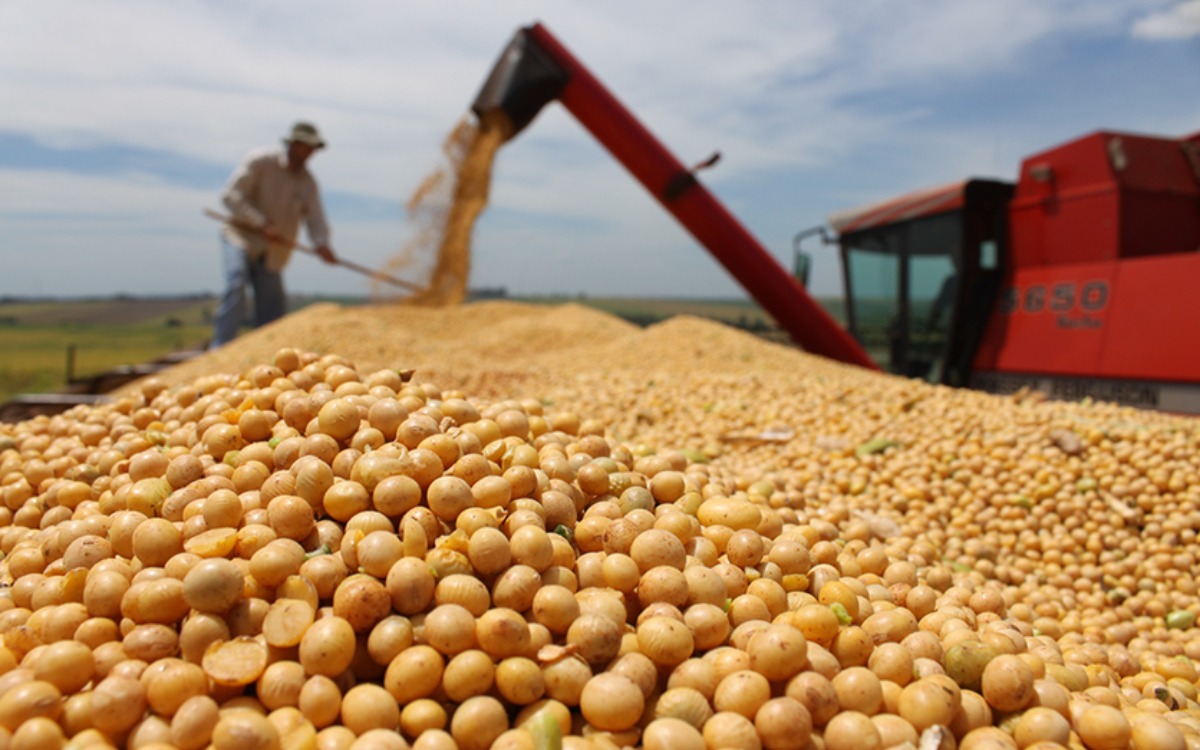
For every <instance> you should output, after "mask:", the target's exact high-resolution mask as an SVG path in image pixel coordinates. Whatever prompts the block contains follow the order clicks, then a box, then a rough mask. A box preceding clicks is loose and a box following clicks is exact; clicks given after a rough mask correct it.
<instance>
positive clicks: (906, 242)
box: [829, 180, 1013, 386]
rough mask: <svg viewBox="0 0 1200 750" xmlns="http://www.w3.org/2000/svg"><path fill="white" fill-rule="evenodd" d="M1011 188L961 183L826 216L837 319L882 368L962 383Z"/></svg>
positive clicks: (992, 290)
mask: <svg viewBox="0 0 1200 750" xmlns="http://www.w3.org/2000/svg"><path fill="white" fill-rule="evenodd" d="M1012 192H1013V188H1012V185H1009V184H1006V183H1002V182H996V181H988V180H968V181H965V182H959V183H955V184H952V185H946V186H942V187H938V188H934V189H931V190H922V191H918V192H914V193H910V194H908V195H905V196H902V197H900V198H897V199H894V200H890V201H887V202H885V203H882V204H876V205H873V206H868V207H866V208H861V209H856V210H852V211H847V212H843V213H840V214H837V215H835V216H832V217H830V219H829V223H830V226H831V227H832V228H833V229H834V230H835V231H836V232H837V234H838V239H837V240H836V242H837V244H838V246H839V252H840V256H841V267H842V276H843V278H842V282H843V285H844V288H845V305H846V308H845V317H846V321H847V325H848V327H849V329H850V331H851V333H853V335H854V336H855V338H856V339H857V340H858V341H859V342H860V343H862V345H863V346H864V347H865V348H866V349H867V352H868V353H869V354H871V356H872V357H873V358H874V359H875V361H877V362H880V363H883V366H884V369H886V370H888V371H890V372H893V373H896V374H898V375H904V376H907V377H916V378H923V379H925V380H928V381H931V382H941V383H946V384H948V385H955V386H962V385H966V383H967V379H968V375H969V373H970V366H971V358H972V355H973V354H974V352H975V350H976V348H977V347H978V344H979V339H980V337H981V336H982V333H983V328H984V325H985V323H986V319H987V316H988V314H989V313H990V312H991V310H992V308H993V306H994V304H995V299H996V295H997V293H998V290H999V287H1000V279H1001V277H1002V274H1003V269H1004V262H1005V257H1004V249H1005V247H1006V244H1005V227H1006V225H1007V222H1006V220H1005V211H1006V207H1007V203H1008V200H1009V199H1010V198H1011V196H1012Z"/></svg>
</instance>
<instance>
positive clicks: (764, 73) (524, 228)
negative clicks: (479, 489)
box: [0, 0, 1200, 297]
mask: <svg viewBox="0 0 1200 750" xmlns="http://www.w3.org/2000/svg"><path fill="white" fill-rule="evenodd" d="M535 21H540V22H542V23H543V24H545V25H546V26H547V27H548V28H549V29H550V31H551V32H552V33H553V34H555V35H556V36H557V37H558V38H559V40H560V41H562V42H563V44H565V46H566V47H567V48H568V49H570V50H571V51H572V52H573V53H574V54H575V55H576V57H577V58H578V59H579V60H580V61H581V62H582V63H583V64H584V65H585V66H587V67H588V68H589V69H590V70H591V71H592V73H593V74H595V75H596V76H597V77H598V78H599V79H600V80H601V81H602V82H603V83H604V84H605V85H607V86H608V88H609V89H610V90H611V91H612V93H613V94H614V95H616V97H617V98H618V99H620V100H621V101H622V102H623V103H624V104H625V105H626V106H627V107H628V108H629V109H630V110H631V111H632V112H633V113H634V114H635V115H636V116H638V117H639V118H640V119H641V121H642V122H643V124H645V125H646V127H647V128H649V130H650V131H651V132H653V133H654V134H655V135H656V136H657V137H658V138H659V140H661V141H662V142H663V144H664V145H666V146H667V148H668V149H670V150H671V151H672V152H673V153H674V154H675V155H676V156H677V157H678V158H679V160H680V161H682V162H684V163H689V164H690V163H694V162H696V161H699V160H700V159H702V158H704V157H706V156H708V155H709V154H710V153H712V152H713V151H720V152H721V154H722V159H721V162H720V163H719V164H718V165H717V166H716V167H715V168H713V169H711V170H708V171H706V172H704V173H702V176H701V179H702V180H703V182H704V183H705V185H706V186H708V187H709V189H711V190H712V191H713V192H714V193H715V194H716V196H717V197H718V198H719V199H720V200H721V201H722V202H724V203H725V205H726V206H727V207H728V208H729V210H730V211H731V212H732V213H733V214H734V215H735V216H737V217H738V219H739V220H740V221H741V222H742V223H743V224H744V225H745V226H746V228H747V229H748V230H749V231H750V232H751V233H752V234H753V235H754V236H755V237H757V238H758V239H759V241H760V242H761V243H762V244H763V246H764V247H765V248H766V249H767V250H768V251H769V252H771V253H772V254H773V255H775V256H776V257H777V258H778V259H779V261H780V263H781V264H784V265H785V266H789V265H790V263H791V255H792V238H793V237H794V236H795V234H796V233H797V232H799V231H800V230H803V229H806V228H808V227H811V226H814V225H816V224H819V223H822V222H823V221H824V220H825V218H826V217H827V216H828V215H829V214H831V213H833V212H835V211H840V210H843V209H847V208H851V207H854V206H858V205H861V204H865V203H870V202H874V201H876V200H882V199H885V198H888V197H891V196H894V195H897V194H900V193H903V192H907V191H909V190H913V189H917V188H921V187H928V186H931V185H938V184H942V183H947V182H951V181H953V180H957V179H961V178H965V177H968V176H978V177H997V178H1001V179H1013V178H1014V176H1015V175H1016V173H1017V170H1018V167H1019V164H1020V160H1021V159H1022V158H1023V157H1024V156H1027V155H1029V154H1032V153H1036V152H1038V151H1041V150H1043V149H1045V148H1048V147H1051V146H1054V145H1056V144H1058V143H1061V142H1063V141H1067V140H1070V139H1072V138H1074V137H1076V136H1079V135H1083V134H1086V133H1089V132H1092V131H1095V130H1099V129H1107V130H1125V131H1133V132H1140V133H1152V134H1162V135H1172V136H1177V135H1183V134H1186V133H1192V132H1196V131H1198V130H1200V0H908V1H907V2H895V1H893V2H885V1H883V0H856V2H844V1H841V0H828V1H826V0H805V1H804V2H798V1H797V0H760V1H759V2H755V3H729V2H716V1H715V0H659V1H658V2H654V3H645V2H632V1H630V0H609V1H607V2H603V3H594V2H582V1H577V0H557V1H555V2H536V1H534V0H516V1H512V2H504V3H490V2H483V1H482V0H481V1H480V2H456V1H455V0H441V1H440V2H434V1H432V0H426V1H422V2H405V3H396V2H384V1H382V0H380V1H378V2H367V1H365V0H346V1H345V2H340V3H336V4H335V3H327V2H315V1H313V0H275V1H271V2H264V1H259V0H247V1H246V2H232V1H230V0H213V1H209V2H200V1H198V0H175V1H173V2H170V3H163V2H154V1H153V0H122V1H121V2H117V1H116V0H87V1H86V2H85V1H84V0H74V1H73V2H66V1H64V0H0V102H3V106H2V107H0V295H29V294H36V295H64V296H77V295H105V294H114V293H130V294H146V295H149V294H174V293H191V292H205V291H216V290H217V289H218V288H219V287H220V283H221V274H220V268H219V256H218V251H217V243H216V231H215V230H216V227H215V225H213V224H212V222H211V221H210V220H208V219H205V218H204V217H203V216H202V214H201V211H202V209H203V208H205V207H214V208H216V207H219V193H220V191H221V188H222V186H223V185H224V183H225V180H226V178H227V177H228V175H229V173H230V171H231V170H232V169H233V167H234V166H235V165H236V163H237V162H238V161H239V160H240V159H241V158H242V156H243V155H244V154H245V153H246V152H247V151H248V150H250V149H251V148H254V147H257V146H262V145H269V144H274V143H278V139H279V137H280V136H282V135H283V133H284V132H285V131H286V129H287V128H288V127H289V126H290V124H291V122H292V121H294V120H296V119H301V118H304V119H311V120H313V121H315V122H316V123H317V124H318V125H319V126H320V127H321V129H322V131H323V133H324V135H325V137H326V139H327V140H328V141H329V144H330V147H329V148H328V149H326V150H325V151H323V152H320V153H319V154H318V156H317V157H316V158H315V159H314V160H313V161H312V162H311V167H312V169H313V171H314V173H315V174H316V175H317V177H318V179H319V181H320V183H321V185H322V187H323V190H324V193H325V196H326V203H327V210H328V213H329V217H330V221H331V224H332V227H333V232H334V246H335V248H336V249H337V250H338V251H339V252H340V253H341V254H342V255H343V256H344V257H346V258H348V259H350V260H353V261H355V262H357V263H360V264H362V265H365V266H368V267H372V268H375V267H381V266H383V265H384V264H385V263H386V262H387V261H388V260H389V259H391V258H393V257H394V256H396V255H397V253H399V251H400V250H401V248H402V247H403V246H404V244H405V243H406V242H407V240H408V239H409V238H410V236H411V234H410V233H411V231H412V228H411V226H410V225H409V224H408V223H407V222H406V216H405V213H404V204H405V202H406V201H407V199H408V198H409V196H410V194H411V193H412V192H413V190H414V189H415V188H416V187H417V185H418V184H420V182H421V180H422V179H423V178H424V177H425V176H426V175H427V174H428V173H429V172H430V171H431V170H432V169H434V168H436V167H437V166H438V165H439V164H440V163H441V151H440V149H441V144H442V141H443V139H444V138H445V137H446V135H447V134H448V133H449V132H450V131H451V129H452V128H453V127H454V125H455V123H456V122H457V121H458V120H459V119H460V118H461V117H462V116H464V115H465V114H466V113H467V111H468V109H469V106H470V103H471V101H472V100H473V99H474V97H475V94H476V93H477V91H478V89H479V86H480V85H481V84H482V82H483V80H484V78H485V77H486V75H487V73H488V72H489V71H490V70H491V67H492V65H493V64H494V62H495V61H496V59H497V57H498V56H499V54H500V52H501V51H502V50H503V48H504V47H505V45H506V44H507V43H508V41H509V39H510V38H511V36H512V34H513V33H514V31H516V29H518V28H519V27H521V26H525V25H528V24H530V23H533V22H535ZM473 239H474V242H473V254H472V277H471V284H472V286H479V287H496V286H502V287H506V288H507V289H508V290H509V291H510V292H511V293H513V294H549V293H561V294H569V295H574V294H578V293H586V294H590V295H595V296H608V295H637V296H642V295H660V296H676V297H734V296H742V295H743V294H744V292H743V291H742V290H741V289H740V288H739V287H738V286H737V284H736V282H735V281H733V279H732V278H731V277H730V276H729V274H728V273H726V272H725V270H724V269H723V268H722V267H721V266H720V265H719V264H718V263H717V262H716V261H714V260H713V259H712V258H711V257H710V256H709V255H708V253H707V252H706V251H705V250H704V249H703V248H702V247H701V246H699V245H698V244H697V243H696V242H695V241H694V240H692V238H691V237H690V235H688V234H687V233H686V231H685V230H684V229H683V228H682V227H680V226H679V225H678V224H677V223H676V222H675V221H674V220H673V219H672V218H671V217H670V216H669V215H667V214H666V213H665V212H664V211H663V210H662V209H661V208H660V207H659V206H658V204H657V203H656V202H655V201H654V200H653V199H652V198H651V197H650V196H649V195H648V194H647V193H646V192H645V191H644V190H643V189H642V188H641V186H640V185H638V184H637V183H636V182H634V181H633V179H632V178H630V177H629V176H628V174H627V173H626V172H625V171H624V169H623V168H622V167H621V166H620V165H619V164H617V163H616V162H615V161H614V160H613V159H612V158H611V157H610V156H609V155H608V153H607V152H606V151H604V150H603V148H602V147H601V146H600V145H599V144H598V143H596V142H595V141H594V140H593V139H592V137H591V136H590V135H589V134H588V133H587V132H586V131H585V130H584V129H583V128H582V127H581V126H580V125H579V123H577V122H575V121H574V120H573V119H572V117H571V116H570V115H569V114H568V113H566V112H565V110H563V109H562V107H561V106H559V105H557V104H556V103H552V104H550V105H549V106H547V107H546V109H544V110H543V111H542V113H541V114H539V116H538V118H537V119H536V120H535V121H534V122H533V123H532V125H530V127H529V128H528V129H526V130H525V131H524V132H523V133H521V134H520V135H519V136H518V137H517V138H516V139H514V140H513V141H511V142H510V143H509V144H507V145H505V146H504V147H503V148H502V149H501V150H500V151H499V153H498V155H497V160H496V163H495V169H494V175H493V183H492V192H491V202H490V205H489V207H488V208H487V210H486V211H485V213H484V214H483V216H482V217H481V219H480V221H479V223H478V224H477V226H476V229H475V233H474V238H473ZM814 249H815V248H814ZM815 260H816V267H815V271H814V288H815V289H816V291H817V292H818V293H829V292H834V291H836V289H837V278H838V276H837V274H838V269H837V262H836V258H835V256H834V255H833V254H832V252H831V251H825V252H821V251H818V252H817V253H816V258H815ZM286 279H287V285H288V287H289V289H290V290H291V291H294V292H311V293H325V294H366V293H368V292H369V291H370V288H369V284H368V282H367V281H366V280H365V279H364V278H363V277H362V276H359V275H356V274H353V273H350V272H348V271H346V270H344V269H337V268H329V267H326V266H324V265H323V264H321V263H319V262H318V261H315V260H313V259H310V258H307V257H304V256H299V257H297V258H296V259H295V260H294V261H293V262H292V264H291V265H290V266H289V268H288V269H287V271H286Z"/></svg>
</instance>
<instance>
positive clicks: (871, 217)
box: [828, 180, 967, 234]
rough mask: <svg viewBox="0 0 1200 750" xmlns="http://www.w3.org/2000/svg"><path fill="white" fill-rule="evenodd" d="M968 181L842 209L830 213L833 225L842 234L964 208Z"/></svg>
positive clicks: (831, 225)
mask: <svg viewBox="0 0 1200 750" xmlns="http://www.w3.org/2000/svg"><path fill="white" fill-rule="evenodd" d="M966 186H967V181H966V180H962V181H959V182H955V183H952V184H950V185H941V186H939V187H935V188H929V189H927V190H916V191H913V192H911V193H908V194H906V195H902V196H900V197H899V198H892V199H891V200H887V201H884V202H882V203H874V204H871V205H869V206H863V207H861V208H853V209H850V210H848V211H842V212H840V213H837V214H834V215H832V216H830V217H829V219H828V221H829V226H830V227H832V228H833V229H834V231H836V232H838V233H839V234H849V233H850V232H857V231H860V230H863V229H869V228H871V227H876V226H883V225H887V224H894V223H896V222H899V221H909V220H912V219H919V218H921V217H922V216H933V215H935V214H940V213H946V212H947V211H954V210H956V209H959V208H962V205H963V201H964V200H965V197H964V195H963V191H964V190H965V189H966Z"/></svg>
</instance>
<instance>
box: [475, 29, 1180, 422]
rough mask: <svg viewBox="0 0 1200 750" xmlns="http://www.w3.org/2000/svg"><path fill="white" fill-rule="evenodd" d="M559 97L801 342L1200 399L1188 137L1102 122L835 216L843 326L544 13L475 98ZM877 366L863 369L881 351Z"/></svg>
mask: <svg viewBox="0 0 1200 750" xmlns="http://www.w3.org/2000/svg"><path fill="white" fill-rule="evenodd" d="M555 99H557V100H558V101H560V102H561V103H562V104H563V106H564V107H566V109H567V110H568V111H569V112H571V114H572V115H574V116H575V118H576V119H577V120H578V121H579V122H580V123H581V124H582V125H583V126H584V127H585V128H586V129H587V130H588V131H589V132H591V133H592V135H593V136H595V137H596V139H597V140H598V141H599V142H600V144H601V145H602V146H604V147H605V148H606V149H607V150H608V151H609V152H610V153H612V154H613V156H615V157H616V158H617V160H618V161H620V162H621V163H622V164H623V165H624V166H625V167H626V169H628V170H629V171H630V172H631V173H632V174H633V176H634V177H635V178H636V179H637V180H638V181H639V182H641V183H642V185H643V186H644V187H646V189H647V190H649V191H650V193H651V194H652V195H653V196H654V197H655V198H656V199H657V200H658V201H659V202H661V203H662V204H663V206H664V207H665V208H666V209H667V211H669V212H670V213H671V214H672V215H673V216H675V218H676V219H678V220H679V222H680V223H681V224H683V226H684V227H686V228H687V230H688V231H689V232H691V234H692V235H693V236H694V237H695V238H696V239H697V240H698V241H699V242H700V243H701V244H703V245H704V246H705V247H706V248H707V249H708V251H709V252H710V253H712V255H713V256H714V257H715V258H716V259H717V260H718V261H719V262H720V263H721V264H722V265H723V266H724V267H725V268H726V269H727V270H728V271H729V272H730V274H731V275H733V277H734V278H736V279H737V280H738V282H740V283H741V285H742V286H743V287H744V288H745V289H746V290H747V292H749V294H750V295H751V296H752V297H753V298H754V299H755V301H756V302H758V304H759V305H760V306H761V307H762V308H763V309H764V310H765V311H766V312H767V313H768V314H769V315H771V316H772V317H773V318H774V319H775V321H776V322H777V323H778V324H779V325H780V327H782V328H783V329H784V330H785V331H787V333H788V334H789V335H790V336H791V337H792V339H793V340H795V341H796V343H797V344H799V345H800V346H802V347H804V348H805V349H807V350H809V351H811V352H814V353H817V354H821V355H824V356H827V357H830V358H832V359H837V360H839V361H842V362H848V363H851V364H857V365H861V366H864V367H870V368H876V369H881V365H882V369H887V370H888V371H890V372H894V373H897V374H901V375H905V376H909V377H917V378H923V379H925V380H928V381H930V382H937V383H944V384H947V385H952V386H961V387H974V388H981V389H985V390H990V391H995V392H1011V391H1015V390H1017V389H1019V388H1021V387H1031V388H1035V389H1038V390H1041V391H1043V392H1045V393H1047V394H1048V395H1050V396H1051V397H1055V398H1064V399H1078V398H1082V397H1086V396H1090V397H1093V398H1096V399H1100V400H1109V401H1119V402H1122V403H1128V404H1133V405H1138V406H1144V407H1150V408H1156V409H1163V410H1168V411H1176V412H1186V413H1200V305H1198V304H1197V302H1196V298H1197V296H1196V294H1195V293H1194V292H1193V291H1192V289H1191V288H1190V287H1191V286H1192V285H1195V284H1200V133H1198V134H1196V135H1192V136H1190V137H1187V138H1181V139H1172V138H1158V137H1150V136H1145V135H1135V134H1127V133H1111V132H1098V133H1094V134H1091V135H1088V136H1085V137H1082V138H1079V139H1078V140H1075V141H1072V142H1070V143H1067V144H1064V145H1061V146H1059V147H1057V148H1053V149H1050V150H1048V151H1045V152H1043V153H1041V154H1037V155H1034V156H1031V157H1029V158H1028V159H1026V160H1025V162H1024V164H1023V165H1022V168H1021V174H1020V177H1019V179H1018V181H1017V183H1016V185H1013V184H1010V183H1006V182H1001V181H994V180H968V181H964V182H959V183H955V184H953V185H949V186H945V187H941V188H936V189H932V190H924V191H918V192H915V193H911V194H909V195H905V196H902V197H900V198H896V199H894V200H890V201H886V202H884V203H881V204H877V205H874V206H870V207H867V208H863V209H859V210H855V211H849V212H845V213H842V214H839V215H836V216H834V217H831V218H830V220H829V223H830V225H831V226H832V227H833V229H834V230H836V231H837V233H838V237H837V239H836V240H834V239H832V238H831V236H830V234H829V233H828V232H827V231H825V229H824V228H823V227H821V228H818V229H816V230H810V231H807V232H802V233H801V234H800V235H798V236H797V238H796V244H797V259H798V261H799V260H801V259H807V256H806V255H805V254H804V253H802V252H800V250H799V244H800V242H801V240H802V239H804V238H805V237H807V236H810V235H813V234H820V235H821V236H822V237H823V238H825V241H826V242H830V243H833V242H836V243H837V244H838V245H839V246H840V253H841V259H842V270H843V278H844V283H845V292H846V319H847V322H848V326H849V331H847V330H846V329H844V328H843V327H842V326H840V325H839V324H838V323H837V321H836V319H835V318H833V317H832V316H831V315H830V314H829V313H827V312H826V311H825V310H824V308H822V307H821V306H820V305H819V304H817V303H816V302H815V301H814V300H813V299H812V298H811V297H810V296H809V295H808V293H807V292H806V291H805V289H804V286H803V284H802V283H801V282H800V281H799V280H798V279H797V277H796V276H795V275H793V274H792V273H789V272H788V271H787V270H785V269H784V268H783V267H782V266H781V265H780V264H779V263H778V262H777V261H776V260H775V259H774V258H773V257H772V256H771V255H770V253H768V252H767V251H766V250H765V249H764V248H763V246H762V245H761V244H760V243H759V242H758V241H757V240H756V239H755V238H754V237H753V236H752V235H751V234H750V233H749V232H747V231H746V230H745V228H743V227H742V226H741V224H740V223H738V221H737V220H736V219H735V218H734V217H733V216H732V215H730V214H729V212H728V211H727V210H726V209H725V208H724V207H723V206H722V205H721V203H720V202H719V201H718V200H717V199H716V198H715V197H714V196H713V195H712V194H711V193H710V192H709V191H708V190H707V189H706V188H705V187H704V186H703V185H702V184H701V183H700V182H699V181H698V180H697V178H696V172H697V170H698V169H699V168H701V167H703V166H707V165H709V164H711V163H713V162H714V161H715V157H714V158H712V159H709V160H708V161H707V162H704V163H702V164H700V165H697V166H696V167H693V168H690V169H689V168H686V167H685V166H684V165H683V164H681V163H680V162H679V161H678V160H677V159H676V158H675V157H674V156H672V155H671V153H670V152H669V151H667V149H666V148H664V147H663V146H662V144H660V143H659V142H658V141H657V140H656V139H655V138H654V136H653V135H651V134H650V133H649V131H647V130H646V129H645V128H644V127H643V126H642V125H641V124H640V123H639V122H638V121H637V119H636V118H634V117H633V115H632V114H630V112H629V111H628V110H627V109H626V108H625V107H624V106H622V105H621V103H620V102H618V101H617V99H616V98H615V97H614V96H613V95H612V94H611V93H610V92H609V91H608V90H607V89H605V88H604V86H603V85H601V84H600V82H599V81H598V80H597V79H596V78H595V77H594V76H593V75H592V74H591V73H589V72H588V71H587V69H586V68H584V67H583V65H582V64H581V63H580V62H579V61H578V60H576V59H575V58H574V56H572V55H571V53H570V52H568V51H567V49H566V48H565V47H564V46H563V45H562V44H561V43H560V42H559V41H558V40H557V39H555V38H554V36H553V35H551V34H550V32H549V31H548V30H547V29H546V28H545V27H544V26H542V25H540V24H535V25H533V26H530V27H527V28H523V29H520V30H519V31H518V32H517V34H516V35H515V37H514V38H513V39H512V41H511V42H510V44H509V46H508V48H507V49H506V50H505V51H504V53H503V54H502V55H501V57H500V60H499V61H498V62H497V64H496V67H495V68H494V69H493V70H492V72H491V74H490V76H489V77H488V79H487V81H486V82H485V83H484V86H483V88H482V90H481V91H480V93H479V95H478V97H477V98H476V100H475V102H474V104H473V106H472V109H473V110H474V111H475V112H476V113H477V114H478V115H480V116H481V117H482V116H483V115H485V114H487V113H489V112H494V111H497V110H498V111H502V112H503V113H504V114H505V115H506V116H507V117H508V119H509V120H510V121H511V123H512V126H513V134H514V135H515V134H516V133H518V132H520V131H521V130H522V129H523V128H524V127H526V126H527V125H528V124H529V123H530V122H531V121H532V120H533V118H534V117H535V116H536V115H537V113H538V112H539V111H540V110H541V108H542V107H543V106H545V105H546V104H547V103H549V102H551V101H553V100H555ZM877 362H878V363H879V364H876V363H877Z"/></svg>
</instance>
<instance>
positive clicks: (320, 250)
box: [316, 245, 337, 263]
mask: <svg viewBox="0 0 1200 750" xmlns="http://www.w3.org/2000/svg"><path fill="white" fill-rule="evenodd" d="M316 250H317V255H320V256H321V260H323V261H325V262H326V263H337V256H336V255H334V254H333V250H332V249H331V248H330V247H329V245H320V246H319V247H317V248H316Z"/></svg>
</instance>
